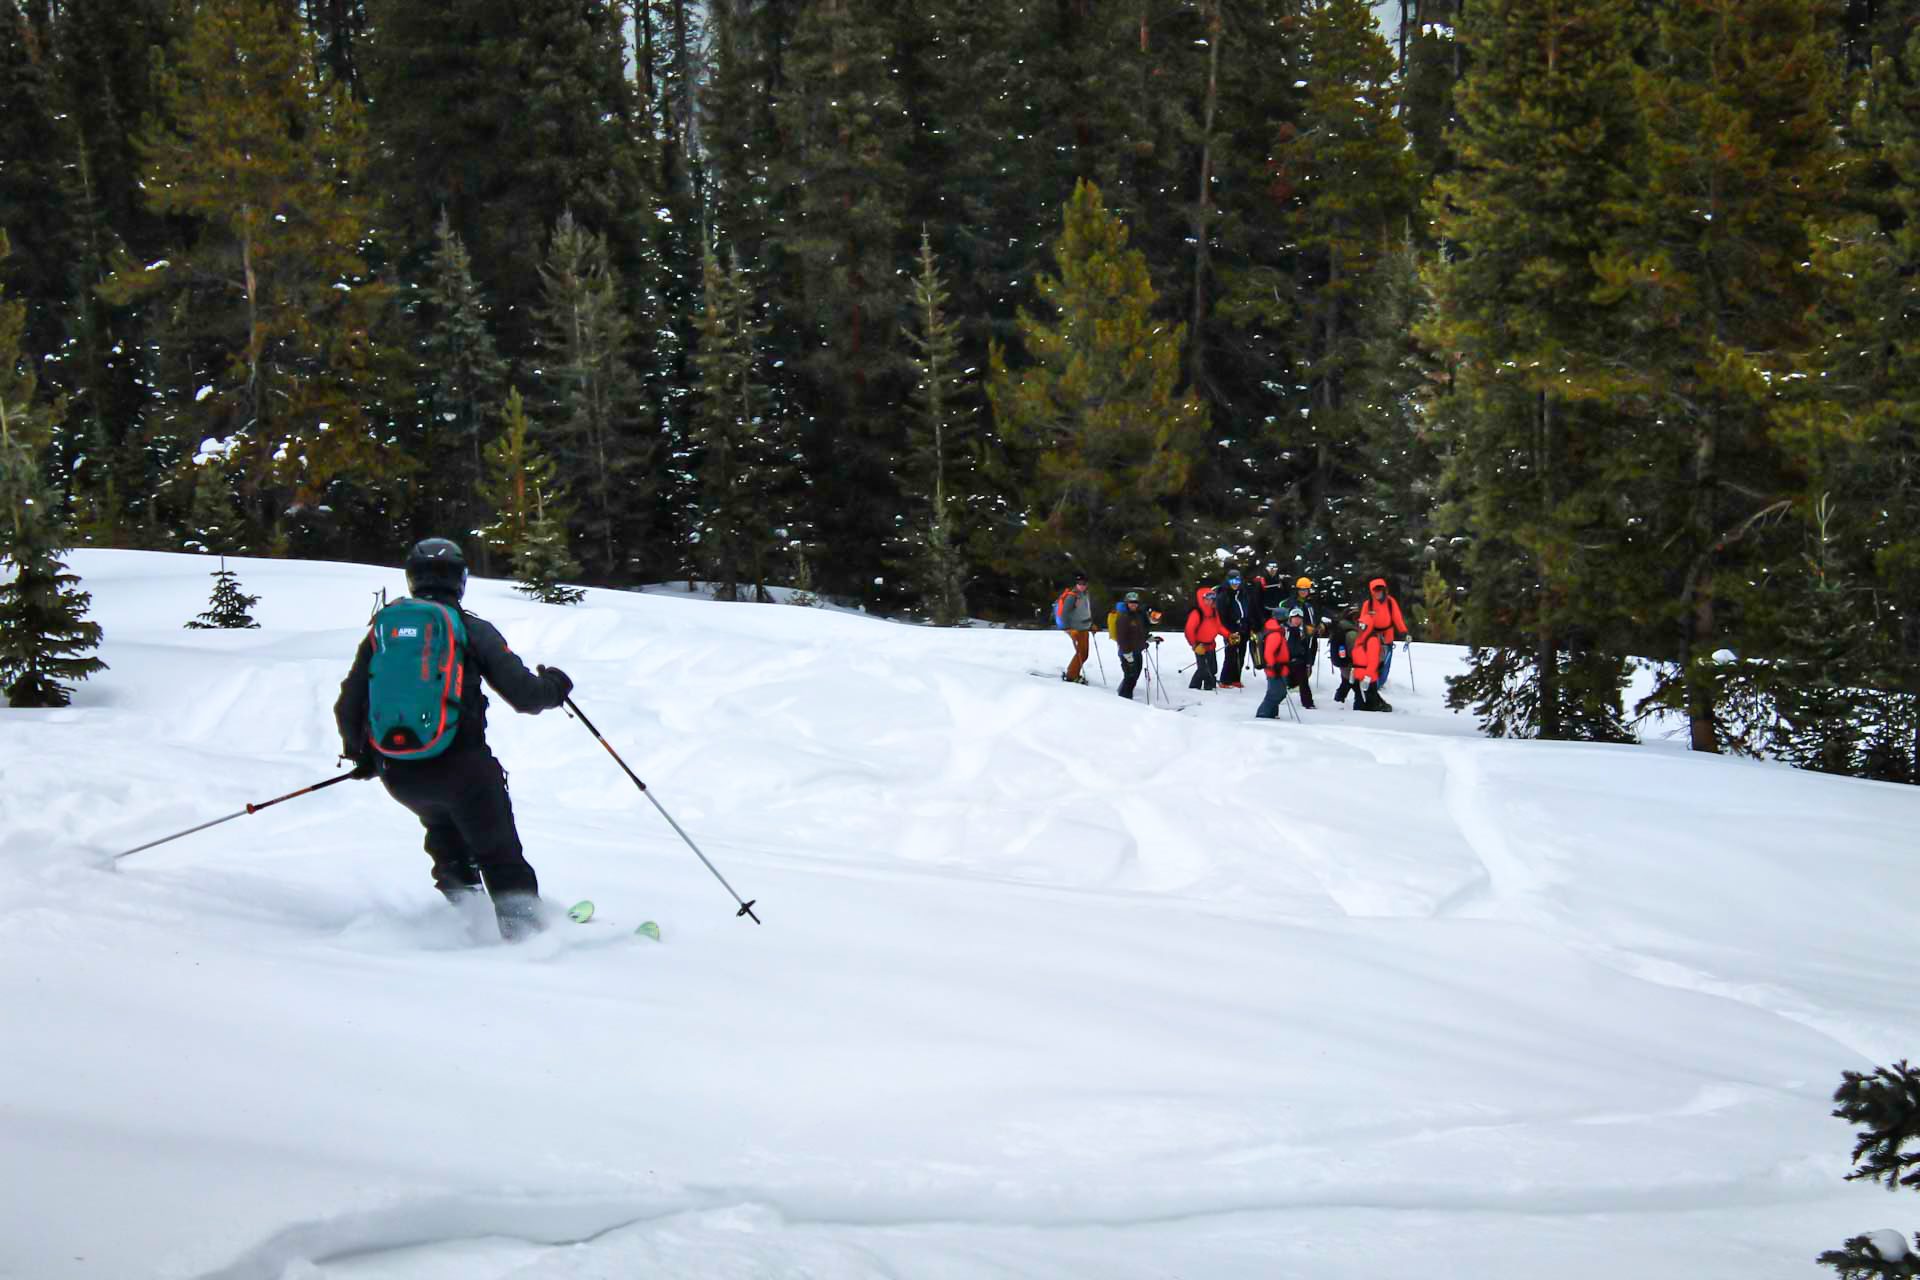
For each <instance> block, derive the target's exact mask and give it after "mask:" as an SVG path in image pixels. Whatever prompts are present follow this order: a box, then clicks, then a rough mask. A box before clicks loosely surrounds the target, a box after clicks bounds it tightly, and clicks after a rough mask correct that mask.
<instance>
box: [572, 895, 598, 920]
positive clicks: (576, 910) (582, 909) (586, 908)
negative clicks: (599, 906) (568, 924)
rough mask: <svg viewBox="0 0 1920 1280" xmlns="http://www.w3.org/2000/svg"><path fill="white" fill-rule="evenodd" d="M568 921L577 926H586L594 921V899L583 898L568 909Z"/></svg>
mask: <svg viewBox="0 0 1920 1280" xmlns="http://www.w3.org/2000/svg"><path fill="white" fill-rule="evenodd" d="M567 919H569V920H571V921H573V922H574V923H575V924H585V923H586V922H587V921H589V920H591V919H593V899H591V898H582V899H581V900H580V901H578V902H576V903H574V904H573V905H572V906H570V907H568V908H567Z"/></svg>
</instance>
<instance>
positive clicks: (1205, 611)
mask: <svg viewBox="0 0 1920 1280" xmlns="http://www.w3.org/2000/svg"><path fill="white" fill-rule="evenodd" d="M1214 599H1215V596H1214V591H1213V588H1212V587H1201V588H1200V589H1199V590H1198V591H1195V592H1194V593H1193V611H1192V612H1190V613H1189V614H1187V644H1188V645H1189V646H1190V647H1191V648H1192V649H1193V679H1192V680H1190V681H1188V682H1187V688H1189V689H1207V690H1211V689H1213V688H1215V687H1216V686H1217V685H1218V684H1219V680H1220V663H1219V659H1218V658H1217V657H1216V656H1215V654H1214V652H1213V646H1214V644H1215V642H1216V641H1218V640H1219V639H1220V638H1221V637H1222V636H1224V635H1226V634H1227V632H1226V628H1224V627H1222V626H1221V625H1220V612H1219V610H1218V609H1216V608H1214V603H1213V602H1214Z"/></svg>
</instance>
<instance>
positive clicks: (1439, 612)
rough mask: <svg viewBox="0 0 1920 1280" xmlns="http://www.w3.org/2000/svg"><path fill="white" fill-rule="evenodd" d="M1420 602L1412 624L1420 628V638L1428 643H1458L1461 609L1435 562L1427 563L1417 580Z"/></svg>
mask: <svg viewBox="0 0 1920 1280" xmlns="http://www.w3.org/2000/svg"><path fill="white" fill-rule="evenodd" d="M1420 602H1421V603H1420V608H1419V609H1418V611H1416V613H1415V614H1414V618H1415V621H1414V624H1413V625H1414V626H1416V627H1418V628H1420V638H1421V639H1422V640H1425V641H1427V642H1428V643H1430V644H1459V643H1460V639H1461V632H1460V608H1459V606H1458V605H1457V604H1456V603H1455V602H1454V598H1453V588H1452V587H1450V586H1448V585H1447V580H1446V579H1445V578H1443V577H1441V576H1440V568H1439V566H1438V565H1433V564H1429V565H1428V566H1427V571H1426V574H1425V576H1423V577H1422V578H1421V579H1420Z"/></svg>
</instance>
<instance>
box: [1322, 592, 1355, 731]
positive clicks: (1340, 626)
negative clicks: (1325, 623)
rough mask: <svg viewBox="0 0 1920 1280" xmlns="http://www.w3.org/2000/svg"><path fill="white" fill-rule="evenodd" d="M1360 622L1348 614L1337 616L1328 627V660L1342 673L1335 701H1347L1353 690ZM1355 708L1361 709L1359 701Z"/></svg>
mask: <svg viewBox="0 0 1920 1280" xmlns="http://www.w3.org/2000/svg"><path fill="white" fill-rule="evenodd" d="M1358 625H1359V624H1357V623H1356V622H1354V620H1353V619H1352V618H1350V617H1347V616H1344V615H1343V616H1341V617H1338V618H1335V619H1334V620H1333V622H1332V624H1331V625H1330V626H1329V627H1328V628H1327V660H1328V661H1329V662H1331V663H1333V669H1334V670H1335V671H1337V672H1339V673H1340V687H1339V688H1338V689H1336V690H1334V692H1333V700H1334V701H1335V702H1345V701H1346V700H1347V694H1348V693H1350V692H1352V690H1353V642H1354V633H1355V631H1356V629H1357V627H1358ZM1354 709H1355V710H1356V711H1357V710H1360V709H1361V708H1360V704H1359V702H1358V701H1356V702H1355V703H1354Z"/></svg>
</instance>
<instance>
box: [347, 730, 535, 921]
mask: <svg viewBox="0 0 1920 1280" xmlns="http://www.w3.org/2000/svg"><path fill="white" fill-rule="evenodd" d="M381 781H382V782H384V783H385V784H386V788H387V794H388V795H390V796H392V797H393V798H394V799H395V800H398V801H399V802H400V803H401V804H403V805H405V806H406V807H407V808H408V809H410V810H412V811H413V815H414V816H415V817H417V818H419V819H420V825H422V826H424V827H425V828H426V829H427V855H428V856H429V857H431V858H432V859H433V885H434V888H436V889H438V890H440V892H441V893H443V894H445V895H446V896H447V900H448V901H449V902H454V901H458V899H459V897H460V895H461V894H463V893H470V892H472V891H473V890H475V889H478V888H479V887H480V886H481V885H482V884H483V883H484V884H485V885H486V887H487V893H488V894H489V895H491V896H492V898H493V904H494V910H495V911H496V912H498V913H499V914H500V915H501V916H502V917H507V916H513V917H520V916H524V915H526V914H528V913H529V912H530V911H531V910H532V907H533V903H534V899H535V898H537V897H538V895H539V893H540V882H539V879H538V878H537V877H536V876H535V875H534V872H533V868H532V867H531V866H529V865H528V864H527V860H526V857H525V856H524V855H523V854H522V853H521V851H520V833H519V832H518V831H517V830H515V829H514V825H513V801H512V800H511V799H510V798H509V797H508V795H507V771H506V770H505V769H503V768H501V767H500V762H499V761H498V760H495V759H494V758H493V753H492V752H491V751H488V750H486V748H485V747H482V748H480V749H479V750H466V751H459V750H455V751H451V752H448V753H447V754H446V755H443V756H437V757H435V758H434V759H432V760H389V761H387V763H386V768H385V769H384V770H383V771H382V773H381Z"/></svg>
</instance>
